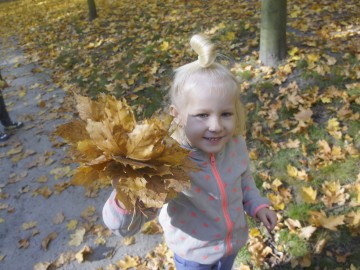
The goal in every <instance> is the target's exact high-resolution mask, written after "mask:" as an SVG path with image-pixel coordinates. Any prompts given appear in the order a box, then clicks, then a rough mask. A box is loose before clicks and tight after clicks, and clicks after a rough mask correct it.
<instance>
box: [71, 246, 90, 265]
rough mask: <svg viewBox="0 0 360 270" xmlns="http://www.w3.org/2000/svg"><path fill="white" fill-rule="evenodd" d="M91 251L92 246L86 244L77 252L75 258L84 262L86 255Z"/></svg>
mask: <svg viewBox="0 0 360 270" xmlns="http://www.w3.org/2000/svg"><path fill="white" fill-rule="evenodd" d="M91 253H92V250H91V248H90V247H89V246H88V245H85V246H84V247H83V248H82V249H81V250H79V251H78V252H76V254H75V259H76V260H77V261H78V263H82V262H83V261H84V260H85V258H86V256H87V255H89V254H91Z"/></svg>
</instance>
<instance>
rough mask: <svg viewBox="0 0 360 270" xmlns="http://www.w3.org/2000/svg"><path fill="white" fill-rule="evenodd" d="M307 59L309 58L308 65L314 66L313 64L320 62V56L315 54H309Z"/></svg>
mask: <svg viewBox="0 0 360 270" xmlns="http://www.w3.org/2000/svg"><path fill="white" fill-rule="evenodd" d="M306 57H307V60H308V63H310V64H313V63H315V62H317V61H319V59H320V55H319V54H313V53H309V54H307V55H306Z"/></svg>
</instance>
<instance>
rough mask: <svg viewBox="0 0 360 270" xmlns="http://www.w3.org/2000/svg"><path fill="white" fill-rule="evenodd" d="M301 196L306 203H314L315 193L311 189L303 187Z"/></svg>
mask: <svg viewBox="0 0 360 270" xmlns="http://www.w3.org/2000/svg"><path fill="white" fill-rule="evenodd" d="M300 192H301V196H302V198H303V200H304V202H306V203H316V195H317V191H316V190H315V189H313V188H312V187H303V188H302V189H301V191H300Z"/></svg>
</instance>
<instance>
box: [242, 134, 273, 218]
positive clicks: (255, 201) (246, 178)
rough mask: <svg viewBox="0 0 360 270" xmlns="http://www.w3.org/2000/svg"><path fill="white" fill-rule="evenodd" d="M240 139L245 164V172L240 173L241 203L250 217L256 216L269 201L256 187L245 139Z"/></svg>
mask: <svg viewBox="0 0 360 270" xmlns="http://www.w3.org/2000/svg"><path fill="white" fill-rule="evenodd" d="M240 141H241V150H240V151H241V155H242V157H243V165H244V166H246V169H245V172H244V173H243V174H242V175H241V188H242V192H243V205H244V209H245V211H246V213H248V215H250V216H252V217H256V214H257V212H258V211H259V210H260V209H262V208H264V207H269V205H270V202H269V200H268V199H267V198H264V197H262V196H261V195H260V192H259V189H258V188H257V187H256V184H255V181H254V178H253V176H252V173H251V169H250V158H249V153H248V150H247V147H246V143H245V140H244V139H243V138H241V139H240ZM245 163H246V164H245Z"/></svg>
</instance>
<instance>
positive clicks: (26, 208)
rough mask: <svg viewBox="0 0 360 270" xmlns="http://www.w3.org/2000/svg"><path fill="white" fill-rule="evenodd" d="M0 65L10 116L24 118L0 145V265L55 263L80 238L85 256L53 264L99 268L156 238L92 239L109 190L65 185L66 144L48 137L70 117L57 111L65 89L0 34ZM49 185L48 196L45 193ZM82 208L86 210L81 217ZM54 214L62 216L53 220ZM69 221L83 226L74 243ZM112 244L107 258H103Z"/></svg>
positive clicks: (142, 250) (141, 250)
mask: <svg viewBox="0 0 360 270" xmlns="http://www.w3.org/2000/svg"><path fill="white" fill-rule="evenodd" d="M0 69H1V70H2V74H3V77H4V78H5V79H6V80H7V81H8V83H9V84H10V85H11V86H10V87H8V88H6V89H5V90H4V92H3V93H4V97H5V102H6V103H7V106H8V110H9V112H10V115H11V118H12V119H13V121H16V120H17V121H23V122H24V123H25V127H24V128H23V129H21V130H18V131H16V132H14V133H13V134H12V137H11V138H10V140H8V141H7V142H6V143H0V239H1V241H0V269H6V270H12V269H14V270H27V269H33V268H34V265H36V264H37V263H39V262H54V261H56V260H57V259H58V258H59V257H60V255H61V254H64V253H66V252H70V253H75V252H77V251H79V250H80V249H81V248H82V247H83V246H84V245H85V244H86V245H88V246H90V248H91V249H92V251H93V254H92V255H91V256H90V257H89V258H88V259H87V260H86V261H85V262H83V263H81V264H80V263H78V262H77V261H71V262H70V263H66V264H64V265H63V266H62V267H61V268H59V269H98V268H100V267H103V268H104V269H105V268H106V267H107V266H108V265H109V264H110V263H113V264H116V262H117V261H118V260H120V259H123V258H124V257H125V255H126V254H130V255H135V254H136V255H140V256H144V255H145V254H146V253H147V252H149V251H150V250H152V249H153V248H154V247H155V246H156V245H157V244H158V243H160V242H161V241H162V239H161V236H160V235H155V236H147V235H142V234H138V235H137V236H136V244H135V245H132V246H130V247H124V246H123V245H122V244H121V242H120V239H119V238H118V237H117V236H114V235H112V236H108V237H106V236H104V239H105V240H106V243H105V244H103V245H99V244H97V243H96V239H98V236H97V234H100V235H103V234H104V233H105V232H106V230H104V228H103V227H102V226H104V225H103V222H102V218H101V210H102V205H103V203H104V202H105V200H106V198H107V196H108V194H109V193H110V192H111V189H110V188H109V189H106V190H102V191H100V192H99V194H98V195H97V196H95V197H93V198H89V197H85V194H84V189H83V188H82V187H74V186H70V187H68V188H65V187H66V185H67V183H68V182H69V180H70V174H71V170H70V167H71V164H70V165H69V164H64V163H63V158H64V156H65V150H64V148H65V147H55V146H56V141H55V140H54V139H53V136H52V135H51V134H52V131H53V130H54V128H55V127H56V126H57V125H59V124H61V123H65V122H67V121H69V119H71V117H72V114H71V113H69V112H64V111H63V110H61V109H62V107H63V104H64V99H65V92H64V91H63V90H62V89H60V88H59V87H58V86H57V85H56V84H54V82H53V81H52V79H51V72H50V71H48V70H41V69H40V67H39V66H38V65H37V64H36V63H31V62H29V61H28V60H27V59H26V57H25V56H24V53H23V52H22V51H21V49H19V48H18V46H17V44H16V42H15V41H13V42H12V44H10V45H9V44H4V43H1V40H0ZM59 109H60V110H59ZM1 129H2V126H1V125H0V130H1ZM69 166H70V167H69ZM46 187H47V188H46ZM40 188H42V189H40ZM62 188H65V189H64V190H63V191H61V192H57V190H61V189H62ZM39 189H40V190H39ZM49 191H51V192H52V194H51V195H50V196H49V197H48V198H46V197H47V194H49ZM41 194H44V195H41ZM91 207H94V209H95V213H92V212H91V211H90V210H91V209H92V208H91ZM85 210H88V213H89V214H88V215H87V217H86V218H82V217H81V216H80V215H81V213H82V212H84V211H85ZM61 213H62V214H63V216H64V220H63V221H62V222H61V223H59V224H56V223H58V222H56V221H55V223H54V218H55V217H56V216H58V215H59V216H61ZM72 220H77V221H78V225H77V227H76V229H80V228H82V227H85V228H86V234H85V237H84V241H83V242H82V244H81V245H80V246H77V247H76V246H70V245H69V241H70V235H71V234H74V233H75V231H76V229H75V230H68V228H67V225H68V224H69V222H71V221H72ZM26 227H30V228H26ZM53 232H55V233H56V234H57V237H56V238H55V239H54V240H52V241H51V242H50V243H49V245H48V247H47V250H44V248H42V246H41V245H42V241H43V240H44V239H45V238H46V237H47V236H48V235H49V234H51V233H53ZM114 250H115V253H114V254H113V257H111V258H109V257H107V255H109V254H111V253H112V252H113V251H114Z"/></svg>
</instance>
